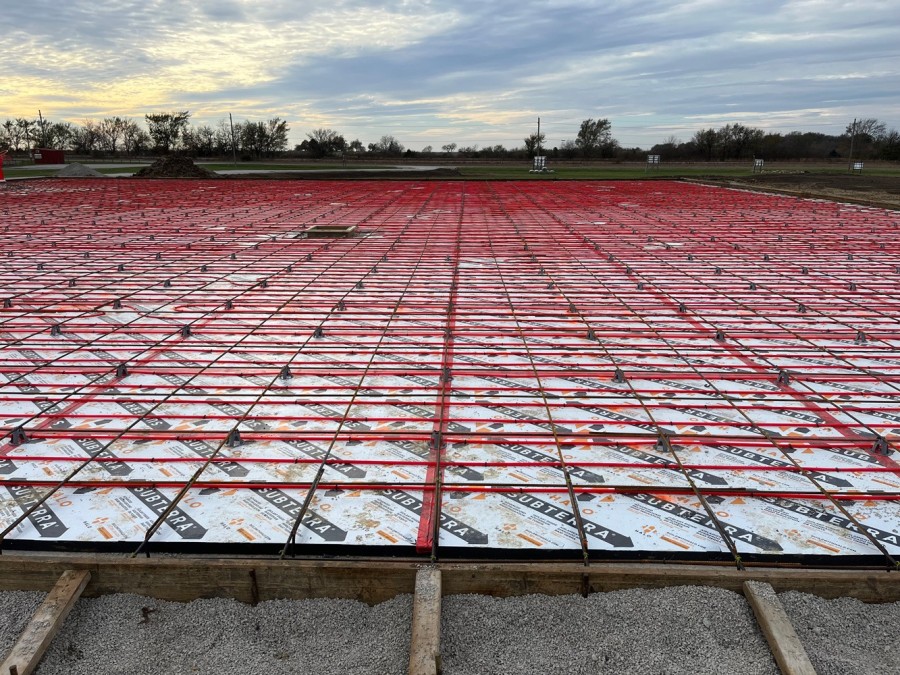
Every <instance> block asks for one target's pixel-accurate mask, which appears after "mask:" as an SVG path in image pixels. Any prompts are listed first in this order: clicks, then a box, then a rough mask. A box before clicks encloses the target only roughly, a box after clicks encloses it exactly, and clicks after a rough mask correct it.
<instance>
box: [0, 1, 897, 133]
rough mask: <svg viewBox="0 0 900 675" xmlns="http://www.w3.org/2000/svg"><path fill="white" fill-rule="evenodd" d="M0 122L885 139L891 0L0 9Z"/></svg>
mask: <svg viewBox="0 0 900 675" xmlns="http://www.w3.org/2000/svg"><path fill="white" fill-rule="evenodd" d="M0 29H2V30H0V119H5V118H6V117H37V111H38V109H40V110H41V111H42V112H43V114H44V116H45V117H49V118H50V119H53V120H54V121H57V120H68V121H72V122H79V121H81V120H83V119H85V118H102V117H106V116H113V115H120V116H129V117H133V118H142V117H143V115H144V114H145V113H147V112H158V111H169V110H180V109H188V110H190V111H191V112H192V113H193V117H194V121H195V122H208V123H211V124H215V123H216V122H217V121H218V120H220V119H222V118H227V116H228V113H229V112H231V113H233V114H234V117H235V120H243V119H251V120H257V119H267V118H270V117H274V116H279V117H282V118H284V119H287V120H288V122H289V124H290V126H291V134H290V140H291V143H292V144H294V143H298V142H300V140H302V139H303V138H304V137H305V134H306V133H307V132H308V131H310V130H312V129H314V128H319V127H330V128H334V129H337V130H338V131H340V132H341V133H343V134H344V136H345V137H346V138H347V140H348V141H349V140H352V139H354V138H359V139H360V140H362V141H363V142H364V143H369V142H372V141H375V140H377V139H378V138H379V137H380V136H382V135H384V134H392V135H394V136H396V137H397V138H398V139H399V140H400V141H401V142H402V143H403V144H404V145H406V146H407V147H410V148H413V149H419V148H421V147H422V146H424V145H426V144H428V145H432V146H434V147H435V148H438V147H439V146H441V145H443V144H445V143H450V142H455V143H457V144H459V145H461V146H468V145H476V144H477V145H478V146H485V145H493V144H496V143H502V144H504V145H506V146H507V147H514V146H520V145H522V138H523V137H524V136H526V135H527V134H528V133H530V132H532V131H534V128H535V123H536V119H537V117H538V116H540V117H541V125H542V130H543V131H545V132H546V134H547V141H548V143H547V144H548V145H550V144H553V145H556V144H557V143H558V142H559V141H561V140H563V139H572V138H574V137H575V135H576V134H577V130H578V126H579V123H580V121H581V120H583V119H585V118H587V117H594V118H597V117H608V118H609V119H610V120H611V121H612V125H613V135H614V136H615V137H616V138H617V139H618V140H619V142H620V143H621V144H622V145H625V146H643V147H649V146H650V145H652V144H653V143H657V142H662V141H663V140H664V139H666V138H667V137H669V136H676V137H678V138H680V139H682V140H687V139H689V138H690V136H691V135H692V134H693V132H694V131H695V130H697V129H699V128H702V127H705V126H720V125H722V124H725V123H728V122H741V123H743V124H747V125H752V126H758V127H762V128H765V129H769V130H773V131H790V130H795V129H802V130H811V131H821V132H824V133H839V132H841V131H843V129H844V127H845V126H846V125H847V123H848V122H849V121H850V120H852V119H853V117H854V116H858V117H878V118H880V119H882V120H884V121H886V122H887V123H888V126H893V127H900V37H898V35H900V2H898V0H853V1H847V2H843V1H839V0H796V1H777V0H753V1H750V0H681V1H680V2H669V1H663V0H607V1H599V0H598V1H591V0H581V1H579V0H545V1H543V2H534V1H530V0H384V1H382V2H375V0H328V1H312V0H293V1H291V0H267V1H265V2H259V1H257V0H252V1H251V0H215V1H206V0H194V1H182V0H140V1H132V0H90V1H89V0H29V1H28V2H25V1H24V0H0Z"/></svg>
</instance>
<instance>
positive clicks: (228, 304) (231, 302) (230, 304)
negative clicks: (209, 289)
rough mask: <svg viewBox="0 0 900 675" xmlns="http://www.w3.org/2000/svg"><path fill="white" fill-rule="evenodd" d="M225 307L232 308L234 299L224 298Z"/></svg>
mask: <svg viewBox="0 0 900 675" xmlns="http://www.w3.org/2000/svg"><path fill="white" fill-rule="evenodd" d="M225 309H234V300H230V299H229V300H226V301H225Z"/></svg>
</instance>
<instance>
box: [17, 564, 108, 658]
mask: <svg viewBox="0 0 900 675" xmlns="http://www.w3.org/2000/svg"><path fill="white" fill-rule="evenodd" d="M90 579H91V573H90V572H88V571H87V570H78V571H76V570H66V571H65V572H63V573H62V576H61V577H60V578H59V581H57V582H56V586H54V587H53V590H51V591H50V593H48V594H47V597H46V598H45V599H44V602H43V603H42V604H41V606H40V607H38V608H37V611H36V612H35V613H34V616H33V617H31V622H30V623H29V624H28V625H27V626H26V627H25V631H24V632H23V633H22V635H21V636H19V639H18V641H17V642H16V644H15V645H13V648H12V651H11V652H10V653H9V656H7V657H6V660H5V661H4V662H3V665H2V666H0V673H2V674H3V675H6V674H7V673H16V674H17V675H30V674H31V673H32V672H33V671H34V669H35V668H37V665H38V663H40V662H41V659H42V658H43V656H44V652H46V651H47V647H49V646H50V642H51V641H52V640H53V638H54V636H55V635H56V633H57V632H58V631H59V629H60V628H61V627H62V625H63V622H64V621H65V620H66V617H67V616H68V615H69V612H70V611H71V610H72V607H73V606H74V605H75V601H76V600H78V598H79V597H80V596H81V592H82V591H83V590H84V587H85V586H87V583H88V581H90Z"/></svg>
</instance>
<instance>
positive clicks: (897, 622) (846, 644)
mask: <svg viewBox="0 0 900 675" xmlns="http://www.w3.org/2000/svg"><path fill="white" fill-rule="evenodd" d="M778 598H779V600H781V604H782V606H783V607H784V611H785V612H786V613H787V615H788V618H790V620H791V623H792V624H793V625H794V630H795V631H797V635H798V636H799V637H800V641H801V642H802V643H803V646H804V648H805V649H806V653H807V654H808V655H809V660H810V661H812V664H813V667H814V668H815V669H816V672H817V673H818V674H819V675H846V674H847V673H853V675H868V674H870V673H871V674H872V675H876V674H877V675H883V674H884V673H900V650H898V648H897V630H898V626H900V602H892V603H887V604H883V605H875V604H866V603H863V602H860V601H859V600H855V599H853V598H838V599H837V600H824V599H822V598H819V597H817V596H815V595H807V594H806V593H796V592H794V591H790V592H787V593H782V594H780V595H779V596H778Z"/></svg>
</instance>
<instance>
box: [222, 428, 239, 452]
mask: <svg viewBox="0 0 900 675" xmlns="http://www.w3.org/2000/svg"><path fill="white" fill-rule="evenodd" d="M242 442H243V441H242V440H241V432H240V431H238V430H237V429H232V430H231V431H229V432H228V437H227V438H226V439H225V445H227V446H228V447H229V448H236V447H237V446H239V445H240V444H241V443H242Z"/></svg>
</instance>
